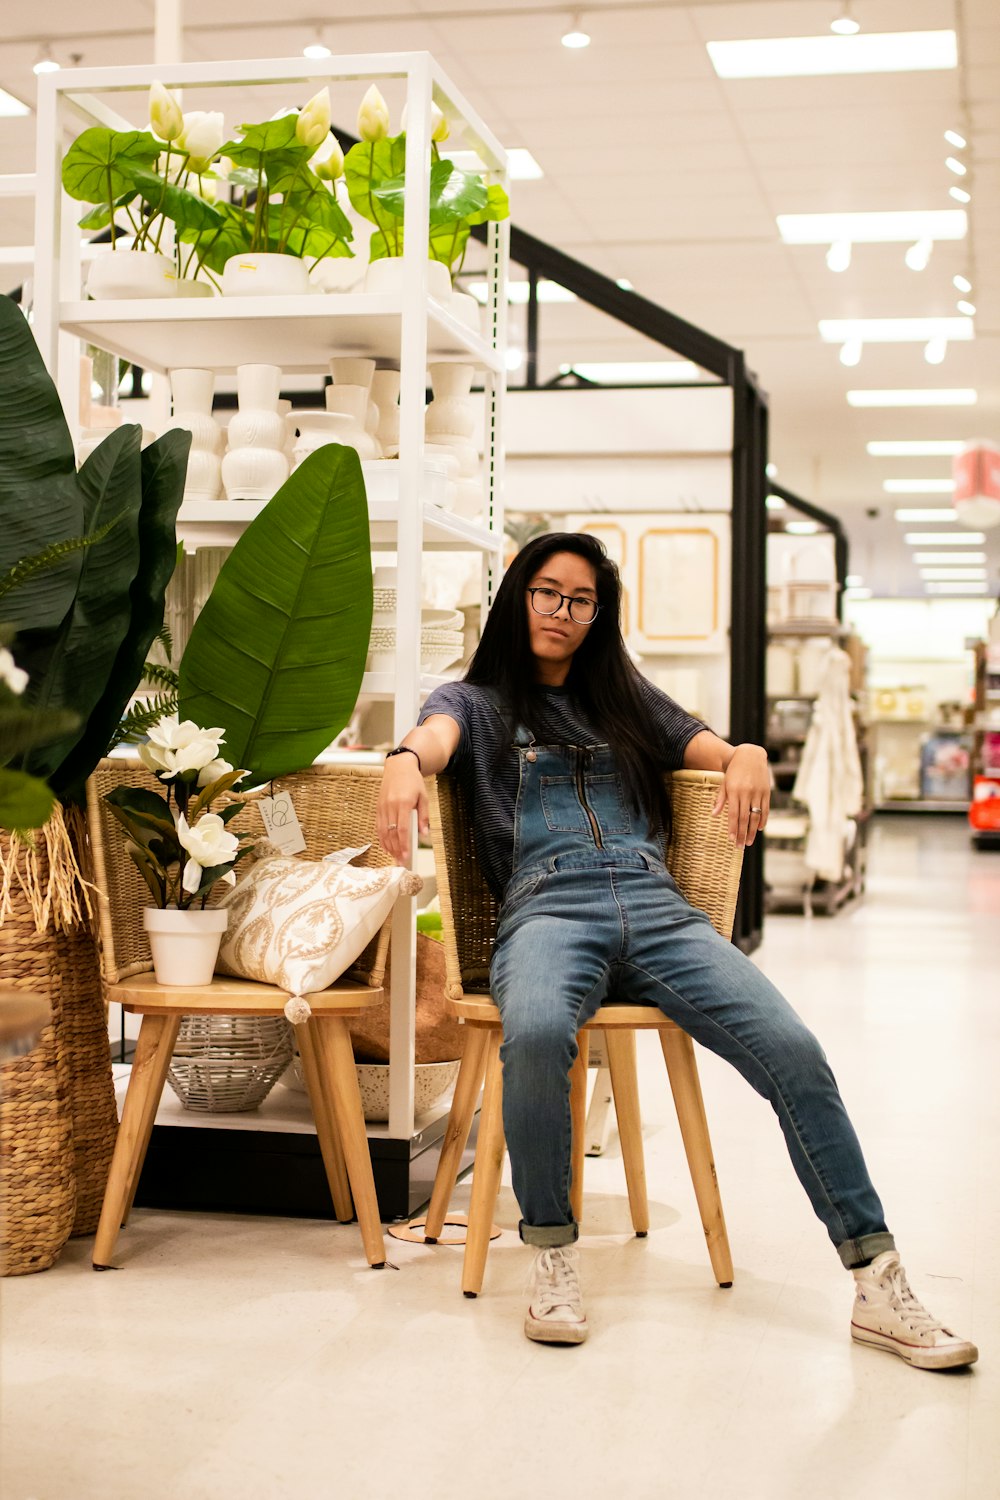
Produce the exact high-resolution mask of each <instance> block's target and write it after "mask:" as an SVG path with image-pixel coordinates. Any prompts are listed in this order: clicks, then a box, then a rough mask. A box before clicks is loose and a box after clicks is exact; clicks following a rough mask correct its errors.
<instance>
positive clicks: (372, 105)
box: [358, 83, 389, 141]
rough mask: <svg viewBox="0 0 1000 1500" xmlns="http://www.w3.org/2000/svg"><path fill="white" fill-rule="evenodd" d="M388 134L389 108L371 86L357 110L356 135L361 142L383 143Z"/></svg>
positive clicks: (375, 87) (375, 86) (374, 87)
mask: <svg viewBox="0 0 1000 1500" xmlns="http://www.w3.org/2000/svg"><path fill="white" fill-rule="evenodd" d="M388 134H389V106H388V104H386V102H385V100H384V99H383V97H382V95H381V93H380V92H379V89H378V86H377V85H376V84H374V83H373V84H372V86H371V88H370V89H369V90H368V92H367V94H366V95H365V97H364V98H363V99H362V101H361V108H360V109H359V110H358V135H359V136H360V137H361V139H362V140H363V141H384V140H385V138H386V136H387V135H388Z"/></svg>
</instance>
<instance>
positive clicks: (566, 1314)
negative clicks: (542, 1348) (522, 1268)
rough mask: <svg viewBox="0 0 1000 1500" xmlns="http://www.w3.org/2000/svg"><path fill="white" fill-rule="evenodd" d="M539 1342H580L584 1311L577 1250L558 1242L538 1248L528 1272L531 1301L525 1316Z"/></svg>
mask: <svg viewBox="0 0 1000 1500" xmlns="http://www.w3.org/2000/svg"><path fill="white" fill-rule="evenodd" d="M524 1331H525V1333H526V1334H527V1335H528V1338H529V1339H534V1340H535V1341H536V1342H537V1343H540V1344H582V1343H583V1341H584V1339H585V1338H586V1337H587V1315H586V1313H585V1312H584V1310H583V1298H582V1296H581V1295H580V1252H579V1251H578V1250H573V1249H571V1248H570V1247H568V1246H564V1245H558V1246H555V1247H553V1248H552V1249H551V1250H539V1252H538V1254H537V1255H536V1256H535V1264H534V1266H533V1268H532V1272H531V1301H530V1302H529V1304H528V1312H527V1316H526V1317H525V1320H524Z"/></svg>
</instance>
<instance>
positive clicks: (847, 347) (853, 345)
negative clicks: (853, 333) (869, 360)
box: [840, 339, 864, 369]
mask: <svg viewBox="0 0 1000 1500" xmlns="http://www.w3.org/2000/svg"><path fill="white" fill-rule="evenodd" d="M863 353H864V345H863V344H862V342H861V340H860V339H845V340H844V342H843V343H842V344H841V346H840V363H841V364H842V365H847V367H848V368H849V369H853V368H854V366H855V365H859V364H860V363H861V356H862V354H863Z"/></svg>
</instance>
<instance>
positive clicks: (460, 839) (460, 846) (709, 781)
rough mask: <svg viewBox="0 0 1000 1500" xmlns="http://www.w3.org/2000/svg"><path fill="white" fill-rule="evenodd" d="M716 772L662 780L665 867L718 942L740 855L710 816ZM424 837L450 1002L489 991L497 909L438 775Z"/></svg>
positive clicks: (467, 824)
mask: <svg viewBox="0 0 1000 1500" xmlns="http://www.w3.org/2000/svg"><path fill="white" fill-rule="evenodd" d="M722 779H723V778H722V775H721V773H720V772H718V771H675V772H673V774H672V775H671V776H669V777H668V778H667V784H668V787H669V790H670V803H671V808H672V812H673V818H672V829H671V836H670V843H669V845H668V846H667V851H666V862H667V868H668V869H669V871H670V873H671V874H672V875H673V877H674V879H675V880H676V882H677V884H678V886H679V887H680V890H681V892H682V894H683V895H684V896H685V898H686V899H687V900H688V901H690V903H691V905H692V906H697V907H700V909H701V910H702V911H703V912H705V913H706V914H707V916H708V917H709V918H710V920H711V922H712V925H713V926H714V927H715V929H716V931H717V932H719V933H721V935H722V936H723V937H724V938H727V939H728V938H731V937H732V935H733V920H734V917H735V915H736V900H737V897H738V896H739V892H740V874H741V872H742V869H743V850H742V849H740V848H737V847H736V845H735V844H733V843H732V842H731V841H730V838H729V832H728V828H729V823H728V819H727V818H726V816H725V814H722V815H721V816H719V817H712V815H711V814H712V807H713V804H714V802H715V799H716V796H717V795H718V791H719V787H720V785H721V783H722ZM430 817H431V837H432V839H433V842H434V861H435V867H436V874H437V887H438V898H439V901H440V905H441V927H442V935H443V937H444V949H445V962H446V974H447V984H446V993H447V995H448V998H449V999H451V1000H458V999H460V998H461V996H462V995H463V994H464V993H466V992H470V993H481V994H482V993H486V994H488V993H489V987H490V957H491V955H492V952H493V942H494V939H495V936H496V925H497V917H498V914H499V908H498V905H497V901H496V898H495V897H494V895H493V893H492V892H491V890H490V888H489V886H488V885H487V884H486V881H485V880H484V879H483V875H482V871H481V870H480V868H479V862H478V860H477V859H476V849H475V832H474V829H473V826H472V819H471V818H470V816H469V811H468V808H467V807H466V804H465V798H464V797H463V795H462V792H461V789H460V787H459V785H458V782H457V781H456V780H455V778H454V777H453V776H438V777H436V778H435V783H434V786H433V788H432V793H431V797H430Z"/></svg>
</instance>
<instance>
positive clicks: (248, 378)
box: [222, 257, 289, 500]
mask: <svg viewBox="0 0 1000 1500" xmlns="http://www.w3.org/2000/svg"><path fill="white" fill-rule="evenodd" d="M279 258H280V257H279ZM226 264H227V265H228V264H229V262H228V261H227V263H226ZM280 390H281V370H280V368H279V367H278V366H277V365H240V366H239V367H238V369H237V371H236V392H237V396H238V398H239V404H240V409H239V411H238V412H237V413H236V415H235V417H233V418H232V420H231V421H230V423H229V451H228V453H227V454H226V456H225V458H224V459H223V460H222V483H223V485H224V487H225V491H226V498H227V499H229V500H270V499H271V496H272V495H273V494H274V492H275V490H278V489H280V488H281V486H282V485H283V484H284V482H285V480H286V479H287V478H288V469H289V460H288V455H287V453H286V452H285V444H286V441H287V437H288V432H287V428H286V426H285V419H284V417H283V416H282V415H281V414H280V413H279V411H278V394H279V392H280Z"/></svg>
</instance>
